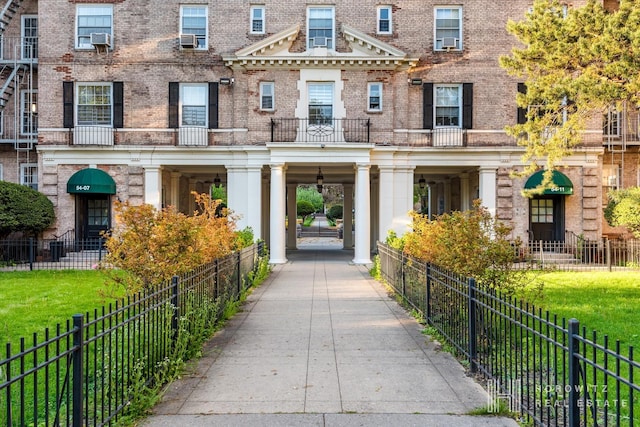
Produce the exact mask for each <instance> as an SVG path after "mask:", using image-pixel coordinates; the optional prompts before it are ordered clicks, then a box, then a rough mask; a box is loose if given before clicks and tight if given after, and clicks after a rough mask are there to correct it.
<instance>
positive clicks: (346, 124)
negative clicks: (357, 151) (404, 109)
mask: <svg viewBox="0 0 640 427" xmlns="http://www.w3.org/2000/svg"><path fill="white" fill-rule="evenodd" d="M370 129H371V121H370V120H369V119H320V120H318V119H271V142H299V143H323V144H324V143H327V144H333V143H363V144H368V143H369V141H370Z"/></svg>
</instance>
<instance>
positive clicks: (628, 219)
mask: <svg viewBox="0 0 640 427" xmlns="http://www.w3.org/2000/svg"><path fill="white" fill-rule="evenodd" d="M604 217H605V219H606V220H607V222H608V223H609V225H611V226H613V227H617V226H624V227H627V228H628V229H629V231H631V233H633V235H634V236H635V237H636V238H640V187H631V188H626V189H623V190H614V191H610V192H609V203H608V204H607V207H606V208H605V210H604Z"/></svg>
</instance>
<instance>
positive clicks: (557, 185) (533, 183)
mask: <svg viewBox="0 0 640 427" xmlns="http://www.w3.org/2000/svg"><path fill="white" fill-rule="evenodd" d="M552 174H553V176H552V177H551V188H547V189H545V190H544V192H543V193H542V194H545V195H550V194H564V195H571V194H573V183H572V182H571V180H570V179H569V178H568V177H567V176H566V175H565V174H563V173H562V172H559V171H557V170H554V171H553V172H552ZM543 175H544V170H539V171H538V172H536V173H534V174H533V175H531V176H530V177H529V179H528V180H527V182H526V184H524V189H525V190H533V189H534V188H537V187H538V186H539V185H540V184H542V178H543Z"/></svg>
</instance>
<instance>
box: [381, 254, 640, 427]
mask: <svg viewBox="0 0 640 427" xmlns="http://www.w3.org/2000/svg"><path fill="white" fill-rule="evenodd" d="M378 254H379V259H380V270H381V275H382V278H383V279H384V280H385V281H386V282H387V283H388V284H389V285H390V286H391V287H393V289H394V290H395V292H397V293H398V294H399V295H400V296H401V297H402V298H403V299H404V300H405V301H406V302H407V303H408V304H410V305H411V306H412V307H413V308H414V309H415V310H416V311H417V312H419V313H420V314H421V315H422V316H423V317H424V319H425V320H426V322H427V323H428V325H429V326H431V327H433V328H435V329H436V330H437V333H438V334H439V335H440V336H442V337H443V338H444V339H445V340H446V343H447V344H448V345H450V346H451V347H452V348H453V349H454V351H455V353H456V354H457V355H458V356H459V357H461V358H463V359H464V360H465V361H466V363H468V366H469V369H470V371H471V372H473V373H475V374H476V375H478V376H479V377H480V378H482V379H484V380H486V381H487V389H488V391H489V400H488V402H487V403H488V409H489V411H490V412H491V411H496V412H497V411H498V410H499V407H498V406H499V405H498V404H499V403H501V404H502V406H506V408H507V409H509V410H511V411H512V412H516V413H519V414H520V416H521V417H522V419H523V421H525V422H526V423H532V424H535V425H539V426H571V427H577V426H609V425H611V426H631V427H632V426H634V425H636V426H637V425H640V382H639V381H638V378H639V376H640V363H639V362H637V361H635V360H634V349H633V347H631V346H630V347H628V348H626V349H624V348H621V345H620V342H619V341H615V342H612V340H610V339H609V338H608V337H607V336H604V337H598V336H597V334H596V332H595V331H592V332H589V331H587V329H586V328H585V327H582V328H580V325H579V323H578V321H577V320H575V319H571V320H568V321H567V320H566V319H559V318H558V317H557V316H556V315H552V314H551V313H549V312H547V311H542V310H541V309H539V308H536V307H534V306H531V305H528V304H523V303H522V302H519V301H517V300H515V299H513V298H507V297H504V296H503V295H501V294H500V292H498V291H496V290H494V289H483V288H480V287H478V286H476V284H475V281H474V280H473V279H469V278H465V277H461V276H458V275H456V274H454V273H451V272H448V271H446V270H443V269H440V268H438V267H436V266H433V265H430V264H425V263H422V262H419V261H417V260H415V259H410V258H408V257H406V256H405V255H403V253H402V252H401V251H399V250H396V249H393V248H391V247H389V246H387V245H385V244H382V243H379V244H378Z"/></svg>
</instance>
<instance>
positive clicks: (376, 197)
mask: <svg viewBox="0 0 640 427" xmlns="http://www.w3.org/2000/svg"><path fill="white" fill-rule="evenodd" d="M379 182H380V180H379V179H378V178H377V177H371V228H370V229H371V252H373V251H375V250H376V249H377V248H376V242H377V241H378V240H380V236H379V234H378V233H379V231H380V218H379V214H380V184H379Z"/></svg>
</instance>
